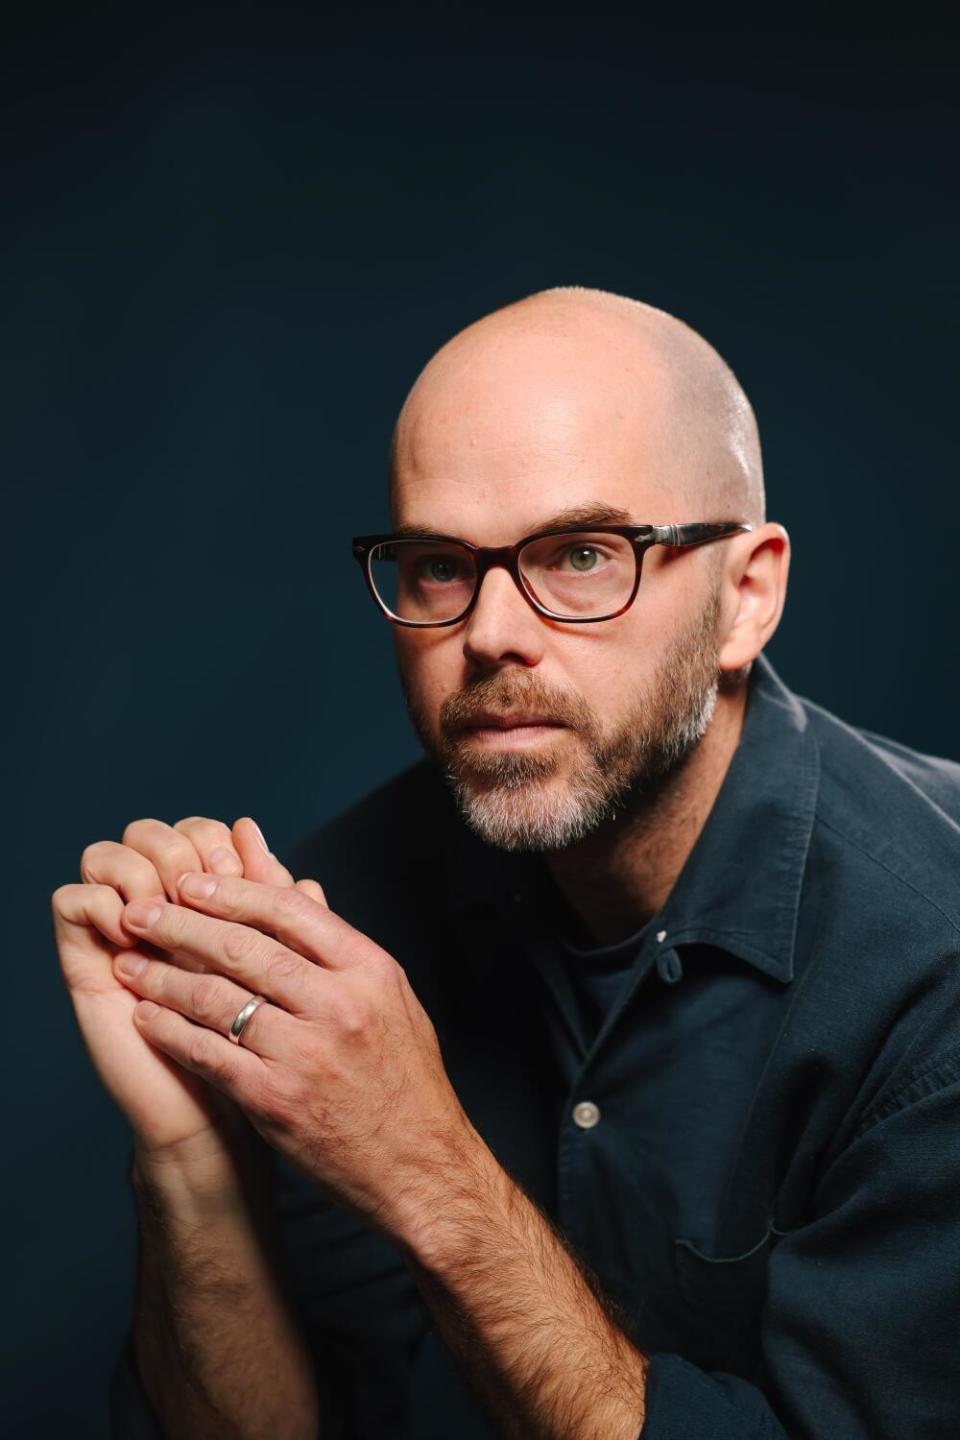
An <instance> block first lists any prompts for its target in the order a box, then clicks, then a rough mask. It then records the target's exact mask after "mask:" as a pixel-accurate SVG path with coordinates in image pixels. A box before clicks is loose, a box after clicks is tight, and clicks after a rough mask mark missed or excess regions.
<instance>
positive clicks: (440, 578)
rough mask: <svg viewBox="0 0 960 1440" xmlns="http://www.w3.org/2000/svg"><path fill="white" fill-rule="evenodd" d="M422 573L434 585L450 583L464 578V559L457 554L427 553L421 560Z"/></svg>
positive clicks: (422, 576) (423, 577)
mask: <svg viewBox="0 0 960 1440" xmlns="http://www.w3.org/2000/svg"><path fill="white" fill-rule="evenodd" d="M420 575H421V578H422V579H424V580H426V581H429V582H431V583H433V584H434V585H449V584H450V583H451V581H453V580H461V579H463V561H462V560H460V559H459V557H458V556H456V555H425V556H423V557H422V558H421V560H420Z"/></svg>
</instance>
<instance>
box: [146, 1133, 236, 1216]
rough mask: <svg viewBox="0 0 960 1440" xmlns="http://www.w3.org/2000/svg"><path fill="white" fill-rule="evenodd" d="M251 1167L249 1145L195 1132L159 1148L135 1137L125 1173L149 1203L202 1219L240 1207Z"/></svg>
mask: <svg viewBox="0 0 960 1440" xmlns="http://www.w3.org/2000/svg"><path fill="white" fill-rule="evenodd" d="M255 1169H256V1165H255V1154H254V1151H253V1149H252V1147H249V1148H247V1149H246V1150H245V1149H244V1148H243V1147H241V1146H239V1145H235V1144H234V1145H230V1146H227V1145H225V1144H223V1143H222V1142H219V1141H217V1140H215V1139H214V1138H213V1137H210V1136H197V1137H194V1138H193V1139H192V1140H190V1141H188V1142H185V1143H182V1144H178V1145H176V1146H165V1147H162V1148H148V1147H146V1146H143V1145H141V1144H140V1143H139V1142H135V1143H134V1149H133V1163H132V1166H131V1172H130V1178H131V1181H132V1183H133V1188H134V1191H135V1193H136V1194H137V1196H138V1197H139V1198H141V1199H149V1201H150V1203H151V1206H152V1208H154V1209H156V1208H158V1207H159V1208H160V1209H168V1208H173V1209H174V1210H176V1211H177V1212H178V1213H182V1214H187V1213H196V1215H197V1218H202V1219H206V1218H209V1217H210V1216H211V1215H214V1214H219V1213H223V1212H229V1211H230V1210H233V1209H235V1208H239V1207H240V1205H241V1203H242V1201H243V1199H244V1197H245V1196H246V1195H247V1194H248V1193H249V1190H250V1187H251V1181H252V1178H253V1175H254V1172H255Z"/></svg>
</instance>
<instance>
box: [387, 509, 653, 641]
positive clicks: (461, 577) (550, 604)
mask: <svg viewBox="0 0 960 1440" xmlns="http://www.w3.org/2000/svg"><path fill="white" fill-rule="evenodd" d="M636 563H637V562H636V557H635V553H634V549H633V546H632V545H631V544H630V542H629V540H627V539H625V538H624V537H623V536H622V535H607V534H603V533H596V534H595V533H592V532H591V531H584V532H583V533H582V534H580V533H577V534H569V533H567V534H563V535H541V536H540V537H539V538H538V539H536V540H531V541H530V542H529V543H528V544H527V545H525V546H524V547H523V549H522V550H521V551H520V555H519V560H518V564H519V569H520V574H521V577H522V579H523V582H524V584H525V585H526V587H527V589H528V590H529V592H530V594H531V595H532V596H533V598H534V599H535V600H538V601H539V602H540V604H541V605H542V606H543V607H544V608H545V609H546V610H550V611H552V612H553V613H554V614H555V615H559V616H564V617H567V618H569V619H571V620H576V619H587V618H590V617H592V616H595V615H596V616H599V615H609V614H613V613H614V612H616V611H617V610H620V609H621V608H622V607H623V606H624V605H626V603H627V601H628V600H629V598H630V594H631V591H632V590H633V583H634V579H635V577H636ZM370 576H371V579H372V580H373V584H374V588H375V590H376V592H377V594H378V596H379V597H380V600H381V601H382V603H383V604H384V605H385V606H386V608H387V609H388V610H389V611H390V612H391V614H393V615H396V616H397V618H398V619H400V620H415V621H416V620H419V621H421V622H422V621H431V620H433V621H436V620H452V619H453V618H454V617H455V616H457V615H461V614H462V613H463V612H464V610H466V608H467V606H468V605H469V604H470V601H471V600H472V599H473V591H474V587H475V586H476V583H477V568H476V564H475V562H474V558H473V555H472V553H471V552H470V551H469V550H467V549H465V548H464V547H462V546H460V545H456V544H452V543H451V542H449V541H439V540H427V541H425V540H395V541H392V542H390V543H388V544H381V545H376V546H374V548H373V550H372V551H371V554H370Z"/></svg>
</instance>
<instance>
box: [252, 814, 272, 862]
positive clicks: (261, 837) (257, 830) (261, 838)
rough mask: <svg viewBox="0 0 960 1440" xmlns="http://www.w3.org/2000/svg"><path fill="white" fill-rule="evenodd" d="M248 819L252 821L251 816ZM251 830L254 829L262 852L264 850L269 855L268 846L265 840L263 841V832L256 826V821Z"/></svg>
mask: <svg viewBox="0 0 960 1440" xmlns="http://www.w3.org/2000/svg"><path fill="white" fill-rule="evenodd" d="M250 818H251V819H253V816H251V817H250ZM253 828H254V830H256V832H257V839H258V840H259V841H260V844H261V845H262V846H263V848H264V850H266V852H267V854H268V855H269V854H270V846H269V845H268V844H267V842H266V840H265V839H264V836H263V831H262V830H261V829H260V826H259V825H258V824H257V822H256V820H254V821H253Z"/></svg>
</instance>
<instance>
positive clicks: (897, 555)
mask: <svg viewBox="0 0 960 1440" xmlns="http://www.w3.org/2000/svg"><path fill="white" fill-rule="evenodd" d="M136 9H137V16H136V18H131V16H130V14H128V13H126V12H124V11H121V10H116V11H109V10H106V9H103V10H100V11H96V12H91V11H89V10H88V9H85V8H83V7H74V8H73V9H72V11H71V12H69V13H58V12H55V11H45V10H43V9H42V8H40V9H38V8H37V7H33V8H32V9H31V12H30V16H31V18H30V22H29V27H28V26H27V25H26V24H23V25H21V27H20V30H19V32H17V33H16V34H14V35H12V36H11V35H10V34H9V33H8V34H7V35H6V37H5V42H6V43H5V47H4V54H5V61H4V64H5V70H6V74H5V75H4V77H3V97H2V103H3V138H2V145H3V162H4V164H3V200H4V203H3V222H2V231H0V246H2V284H3V295H4V298H3V311H2V314H3V324H2V332H3V347H4V355H5V384H4V400H5V402H6V404H5V406H4V411H5V413H4V420H3V427H2V428H3V445H4V450H5V452H6V455H7V460H6V463H5V465H4V475H3V479H4V502H3V523H2V535H3V551H2V558H3V566H2V573H3V577H4V580H5V582H6V586H7V603H6V606H5V609H4V618H5V626H4V640H5V647H6V653H7V659H6V675H7V686H8V688H7V699H6V703H5V705H4V714H5V719H6V721H7V724H8V727H9V733H8V739H7V745H6V747H5V749H6V754H7V757H8V760H9V762H10V779H9V784H8V786H7V787H5V788H6V790H7V793H8V794H10V795H11V796H12V805H11V806H8V807H7V810H8V815H9V828H8V829H7V835H6V850H7V858H6V860H5V862H4V865H5V873H6V874H7V876H9V877H10V878H11V881H12V884H11V888H10V889H9V890H8V891H7V895H8V904H7V909H6V929H5V947H4V948H5V953H4V957H3V958H4V962H5V967H6V974H7V1004H6V1006H5V1010H4V1023H3V1027H2V1029H3V1036H4V1044H3V1047H2V1049H3V1054H4V1059H5V1062H6V1064H7V1067H8V1068H7V1078H6V1080H5V1082H4V1097H5V1099H6V1100H7V1101H8V1102H9V1103H8V1107H7V1116H8V1118H7V1124H6V1128H5V1131H4V1134H5V1137H6V1139H7V1146H6V1150H7V1156H6V1157H5V1158H8V1159H9V1160H10V1165H9V1168H8V1169H7V1179H6V1183H5V1192H6V1198H7V1200H8V1202H9V1204H10V1206H11V1216H10V1219H9V1221H8V1223H7V1225H6V1226H5V1229H4V1235H5V1240H6V1243H5V1265H4V1272H5V1280H6V1291H7V1294H8V1296H9V1297H10V1303H9V1305H8V1319H9V1320H10V1322H11V1338H10V1339H9V1340H8V1341H6V1342H5V1343H4V1354H5V1358H6V1359H7V1362H8V1363H9V1364H11V1365H12V1373H13V1374H14V1375H15V1376H16V1381H15V1386H14V1397H13V1408H14V1426H13V1428H7V1433H10V1434H17V1435H27V1434H29V1435H42V1436H45V1435H48V1434H49V1435H53V1434H57V1435H59V1434H61V1433H65V1430H64V1429H61V1427H67V1426H69V1433H70V1434H71V1435H72V1436H75V1437H80V1436H90V1437H93V1436H97V1435H101V1434H102V1433H103V1431H104V1425H105V1408H104V1387H105V1380H106V1376H107V1373H108V1369H109V1365H110V1363H111V1361H112V1357H113V1353H114V1350H115V1347H116V1344H117V1341H118V1338H119V1336H120V1334H121V1332H122V1329H123V1327H124V1325H125V1323H126V1319H127V1314H128V1309H129V1302H130V1287H131V1273H132V1270H131V1266H132V1256H133V1241H134V1229H133V1217H132V1208H131V1202H130V1198H129V1195H128V1191H127V1188H126V1182H125V1166H126V1156H127V1137H126V1134H125V1131H124V1128H123V1125H122V1123H121V1121H120V1120H119V1118H117V1117H116V1116H115V1115H114V1114H113V1113H112V1111H111V1108H110V1106H109V1104H108V1102H107V1101H106V1099H105V1098H104V1097H103V1096H102V1095H101V1093H100V1091H99V1089H98V1086H97V1083H96V1081H95V1079H94V1077H93V1075H92V1073H91V1072H89V1071H88V1067H87V1065H86V1062H85V1058H84V1054H83V1051H82V1047H81V1045H80V1042H79V1040H78V1038H77V1035H76V1032H75V1029H74V1025H73V1020H72V1012H71V1010H70V1008H69V1005H68V1002H67V999H66V995H65V993H64V991H63V987H62V983H61V980H60V977H59V972H58V969H57V965H56V958H55V952H54V948H53V943H52V937H51V932H50V923H49V897H50V894H51V892H52V891H53V890H54V889H55V888H56V886H58V885H59V884H62V883H65V882H67V881H71V880H76V879H78V878H79V875H78V869H77V867H78V863H79V857H80V853H81V851H82V849H83V848H84V846H85V845H87V844H89V843H90V842H91V841H93V840H96V839H104V838H114V839H119V838H120V836H121V834H122V831H123V828H124V826H125V825H126V823H127V822H128V821H129V820H131V819H133V818H135V817H138V816H147V815H150V816H158V817H160V818H162V819H164V820H167V821H169V822H171V823H172V822H173V821H175V820H176V819H178V818H179V817H180V816H183V815H187V814H195V813H200V814H208V815H213V816H219V817H222V818H224V819H226V820H228V821H232V820H233V819H234V818H236V816H238V815H241V814H246V813H250V814H252V815H254V816H255V817H256V818H257V819H258V820H259V821H260V823H261V825H262V826H263V828H264V830H265V831H266V832H267V835H268V838H269V839H270V842H271V844H272V846H273V847H274V848H276V849H279V850H281V851H282V850H283V849H284V848H285V847H286V846H287V845H288V844H289V843H290V842H292V841H293V840H294V839H295V838H297V837H299V836H300V835H302V834H303V833H304V832H305V831H307V830H308V829H310V828H311V827H313V826H315V825H316V824H317V823H318V822H319V821H321V820H322V819H324V818H325V817H327V816H329V815H331V814H332V813H334V812H335V811H336V810H337V809H339V808H341V807H342V806H344V805H345V804H346V803H347V802H349V801H350V800H351V799H352V798H354V797H355V796H357V795H359V794H360V793H362V792H363V791H365V790H367V789H368V788H370V787H372V786H373V785H375V784H376V783H377V782H379V781H380V780H382V779H383V778H385V777H386V776H387V775H389V774H391V773H392V772H394V771H396V770H397V769H398V768H399V767H401V766H402V765H404V764H406V763H408V762H409V761H410V760H411V759H413V758H414V756H415V754H416V748H415V743H414V741H413V739H412V737H411V735H410V734H409V732H408V727H407V724H406V720H405V716H404V714H403V710H402V704H401V701H400V698H399V692H398V687H397V684H396V681H395V677H394V670H393V663H392V658H391V651H390V644H389V636H388V633H387V627H386V625H385V624H384V623H383V622H382V621H380V620H379V618H378V617H377V616H376V614H375V613H374V611H373V608H372V607H371V606H370V604H369V601H368V600H367V597H366V595H365V593H364V592H363V590H362V587H361V582H360V577H359V574H358V573H355V566H354V564H353V561H352V559H351V556H350V553H349V547H348V544H347V540H348V537H349V536H350V535H351V533H353V532H354V531H362V530H376V529H378V528H379V527H380V526H381V525H382V524H383V522H384V521H385V520H386V511H385V505H384V488H385V454H386V447H387V442H388V438H389V433H390V429H391V425H392V421H393V417H394V415H395V412H396V410H397V408H398V406H399V404H400V402H401V401H402V398H403V396H404V394H405V391H406V389H407V387H408V386H409V384H410V383H411V382H412V380H413V378H414V376H415V374H416V372H417V371H418V369H419V368H420V366H421V365H422V364H423V363H424V362H425V360H426V359H427V358H428V356H429V355H430V353H431V352H432V351H433V350H434V349H435V348H436V346H437V345H438V344H440V343H441V342H442V341H443V340H444V339H446V338H447V337H448V336H449V335H450V334H451V333H452V332H454V331H455V330H456V329H458V328H459V327H460V326H462V325H463V324H465V323H467V322H469V321H470V320H473V319H475V318H476V317H478V316H479V315H480V314H482V313H484V312H485V311H487V310H489V309H492V308H494V307H495V306H497V305H499V304H502V303H504V302H506V301H509V300H511V299H514V298H516V297H519V296H521V295H523V294H526V293H529V292H530V291H532V290H535V289H539V288H542V287H544V286H547V285H552V284H564V283H583V284H588V285H597V286H602V287H605V288H608V289H612V290H617V291H621V292H624V293H626V294H629V295H633V296H637V297H639V298H642V299H646V300H648V301H651V302H653V303H655V304H657V305H660V306H663V307H664V308H666V309H668V310H670V311H672V312H674V313H676V314H677V315H679V316H681V317H683V318H684V319H686V320H687V321H689V322H690V323H691V324H692V325H694V326H695V327H696V328H697V329H699V330H700V331H702V332H703V333H704V334H705V335H706V336H707V337H708V338H709V339H710V340H711V341H712V342H713V343H714V344H715V345H716V346H717V347H718V348H719V350H720V351H721V352H722V353H723V354H724V355H725V356H726V358H727V359H728V360H729V361H730V362H731V363H732V365H733V366H734V368H735V370H736V371H737V373H738V374H739V376H740V378H741V380H742V382H743V384H744V385H745V387H746V389H747V391H748V393H749V394H750V395H751V397H752V399H753V401H754V403H755V406H756V410H757V413H758V416H759V421H760V427H761V432H762V436H763V440H764V446H765V455H766V464H767V480H768V497H769V515H770V517H771V518H773V519H777V520H780V521H782V522H783V523H784V524H786V526H787V527H788V529H789V531H790V534H791V537H792V540H793V544H794V561H793V571H792V576H791V587H790V598H789V603H788V608H787V611H786V614H785V617H784V620H783V623H782V625H781V629H780V631H779V633H778V634H777V636H776V637H775V639H774V641H773V642H772V645H771V647H770V654H771V658H772V659H773V661H774V663H775V665H777V667H778V668H779V670H780V672H781V674H782V675H783V676H784V678H785V679H786V680H787V682H788V683H790V684H791V685H793V686H794V688H796V689H798V690H800V691H801V692H802V693H805V694H809V695H811V696H812V697H813V698H815V699H817V700H819V701H820V702H821V703H824V704H826V705H827V706H828V707H830V708H832V709H835V710H836V711H838V712H839V713H840V714H841V715H843V716H844V717H845V718H847V719H849V720H851V721H854V722H856V723H859V724H862V725H866V726H867V727H869V728H871V729H875V730H879V731H882V732H886V733H888V734H890V735H892V736H895V737H896V738H898V739H899V740H902V741H904V742H906V743H908V744H911V745H914V746H916V747H919V748H921V749H927V750H933V751H936V752H939V753H942V754H946V755H950V756H953V757H955V758H956V757H958V756H960V743H958V738H957V732H956V728H955V720H954V715H955V708H956V698H957V694H956V680H955V670H956V651H955V641H954V628H955V613H956V612H955V607H954V578H955V575H956V534H957V521H958V518H960V503H958V500H957V497H956V490H955V484H954V479H955V475H956V469H957V434H956V401H955V394H956V385H957V366H956V321H957V282H956V257H957V253H958V241H960V236H958V225H957V201H956V155H957V141H958V124H957V112H956V109H955V106H954V96H955V94H956V84H957V75H956V70H955V68H951V67H954V61H953V60H952V58H951V57H953V55H954V53H955V52H954V50H953V48H952V47H951V46H948V45H947V43H946V39H945V37H944V36H943V35H941V33H940V32H941V13H942V15H943V16H946V14H947V13H948V12H947V11H946V10H944V11H943V12H940V11H938V10H926V11H922V10H921V11H918V10H916V9H915V8H913V9H911V10H910V12H909V13H908V12H907V10H906V9H903V10H900V11H894V10H888V11H881V10H877V9H876V8H873V9H864V10H862V11H860V10H857V11H854V10H850V9H847V10H844V9H840V10H837V9H836V8H834V9H833V10H832V11H831V12H830V13H829V15H827V14H826V13H824V15H823V16H822V17H820V18H818V17H817V16H816V15H815V14H811V13H810V12H808V11H807V10H803V11H796V12H795V16H796V17H797V18H794V19H790V18H781V19H780V20H778V21H772V20H769V19H768V20H765V21H758V20H757V19H756V17H754V18H752V19H750V20H749V21H748V20H746V19H742V18H741V19H738V18H737V17H735V16H733V17H731V16H730V15H729V14H726V13H725V18H724V21H723V24H722V27H721V22H720V21H719V20H714V21H712V22H710V23H709V24H708V25H707V28H704V26H703V22H702V20H700V19H699V18H698V17H697V16H696V15H694V14H692V13H686V12H682V11H681V10H679V9H677V10H676V11H675V12H674V15H675V19H674V20H670V19H664V18H663V16H662V15H661V14H660V11H659V7H658V9H657V11H656V12H653V11H652V10H651V11H649V12H648V11H647V10H645V9H640V8H635V9H634V10H633V12H632V19H630V20H629V21H628V20H624V19H623V18H615V17H614V12H613V11H612V10H605V9H604V7H603V6H598V5H593V6H586V7H584V6H577V7H575V8H573V7H571V8H569V9H564V8H563V7H562V6H560V7H557V6H551V7H549V9H547V8H546V7H544V8H543V9H542V10H534V9H533V8H524V7H522V6H518V7H515V8H514V9H513V10H511V11H509V12H508V11H506V10H503V11H496V10H493V9H490V8H483V9H480V8H479V7H477V8H471V7H456V6H453V5H448V6H444V7H440V6H437V7H433V8H427V7H420V8H419V9H414V10H411V11H407V12H405V13H403V14H401V13H400V12H399V11H394V12H392V13H390V12H384V13H382V14H380V15H377V14H374V13H371V12H368V13H367V14H366V17H365V18H363V17H358V16H355V17H354V18H352V19H350V20H347V19H340V20H338V19H337V18H336V17H334V18H333V19H331V18H330V17H329V16H327V17H326V18H325V19H323V20H321V19H320V18H318V15H317V14H316V13H314V11H313V7H310V9H307V8H301V9H284V8H283V7H282V6H280V7H278V6H272V7H269V11H268V8H267V7H264V9H263V10H262V11H258V10H256V9H255V8H253V7H250V6H242V5H237V6H235V7H234V8H233V10H232V11H231V12H230V14H229V15H228V14H227V13H226V12H224V14H223V15H222V16H218V15H217V14H216V13H215V12H213V11H212V10H204V9H203V8H202V7H200V8H199V9H195V10H194V11H193V13H192V14H191V15H189V16H186V15H185V16H184V18H183V19H182V21H181V20H178V19H175V18H171V12H170V10H169V9H163V10H161V9H150V8H145V7H136ZM268 13H269V18H266V17H267V15H268ZM800 16H802V17H803V18H802V19H801V18H799V17H800ZM11 812H12V813H11ZM319 878H321V879H322V877H319Z"/></svg>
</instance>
